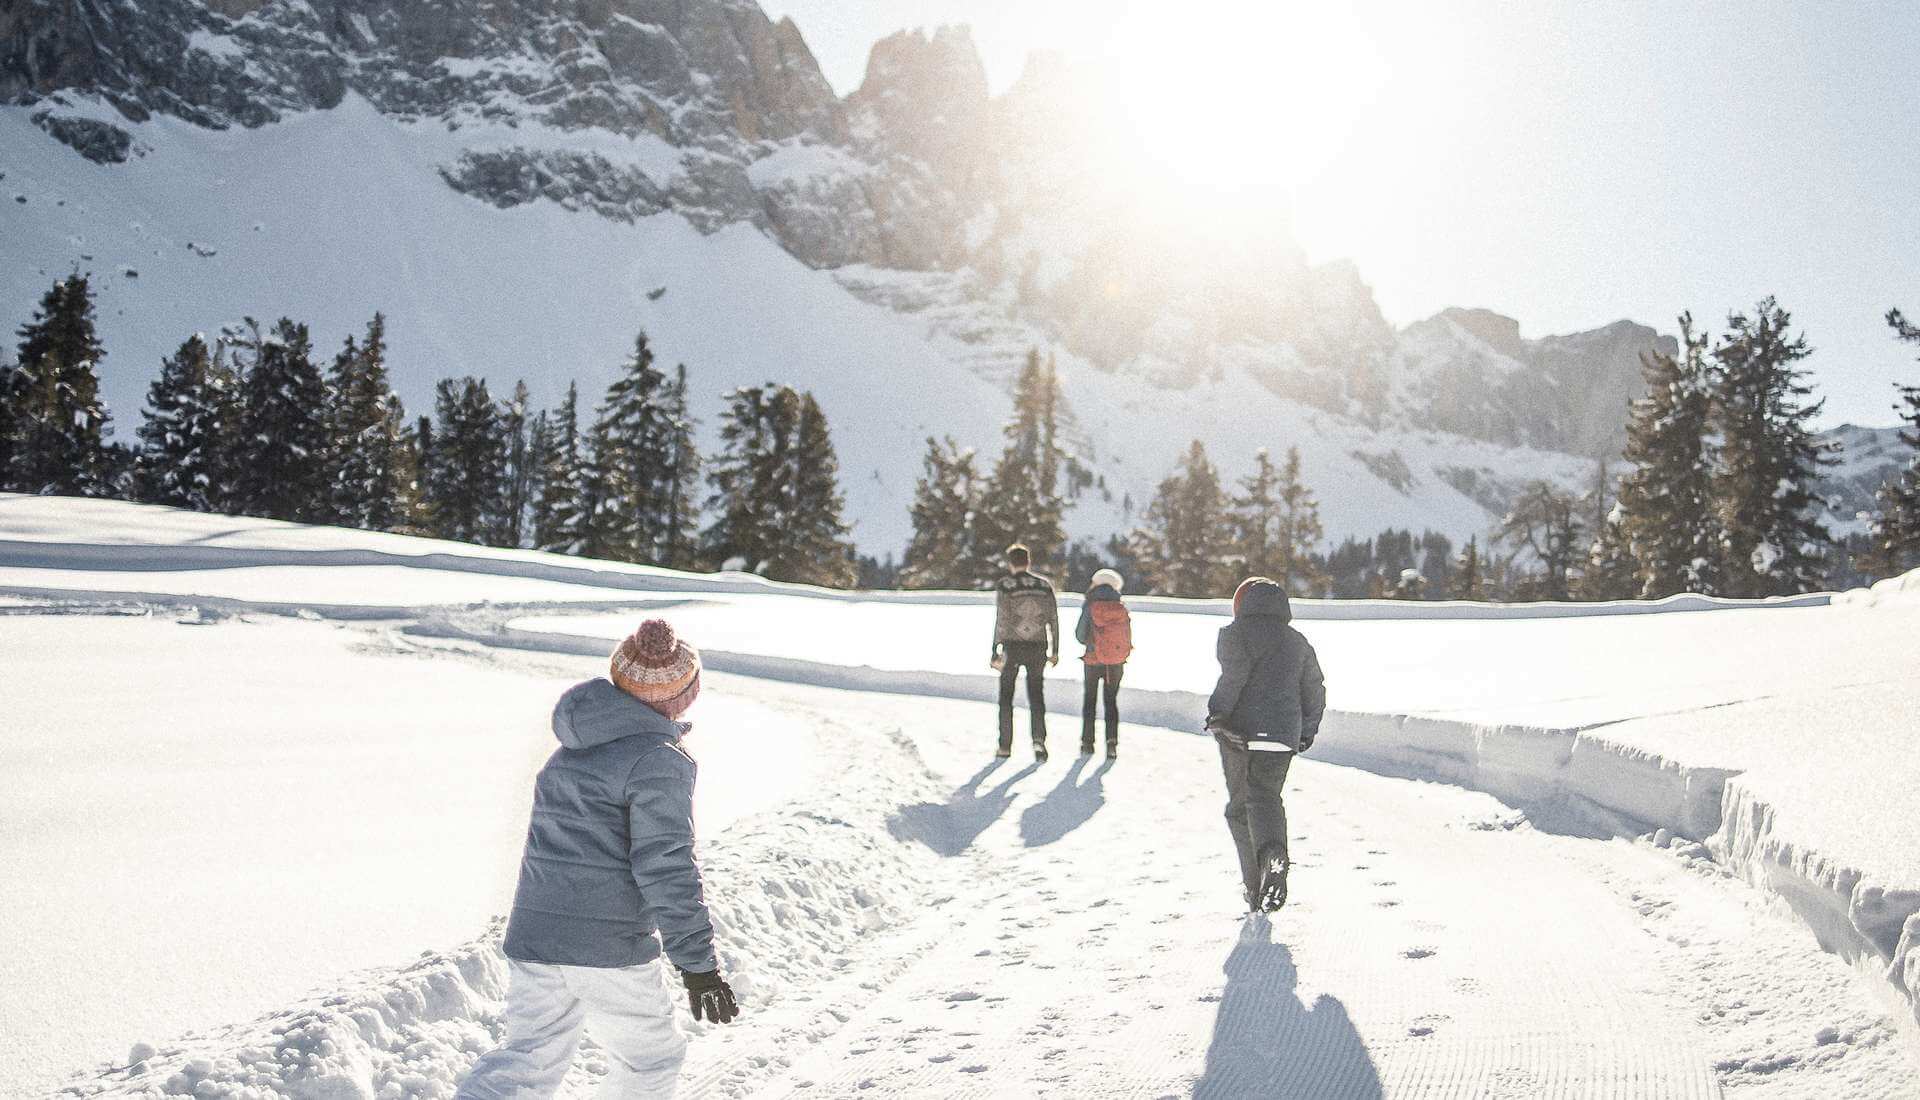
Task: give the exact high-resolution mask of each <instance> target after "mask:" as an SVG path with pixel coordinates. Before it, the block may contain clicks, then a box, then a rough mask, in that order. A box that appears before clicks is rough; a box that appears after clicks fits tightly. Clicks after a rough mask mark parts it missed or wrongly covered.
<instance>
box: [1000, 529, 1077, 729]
mask: <svg viewBox="0 0 1920 1100" xmlns="http://www.w3.org/2000/svg"><path fill="white" fill-rule="evenodd" d="M1032 566H1033V555H1032V553H1031V552H1029V551H1028V550H1027V548H1026V547H1024V546H1021V545H1020V544H1018V543H1015V544H1014V545H1012V546H1009V547H1007V575H1006V576H1004V577H1001V578H1000V580H999V581H998V582H997V583H995V584H994V586H993V660H992V662H991V663H992V666H993V668H994V669H995V670H996V671H998V672H999V673H1000V745H999V748H997V749H996V750H995V751H994V754H993V755H994V757H995V758H996V759H1005V758H1006V757H1009V756H1012V755H1013V689H1014V682H1015V680H1016V679H1018V677H1019V675H1020V672H1021V670H1022V669H1025V670H1026V673H1027V713H1028V714H1029V716H1030V721H1031V722H1032V723H1033V758H1034V759H1035V760H1037V761H1040V762H1042V763H1044V762H1045V761H1046V759H1047V683H1046V673H1047V668H1048V667H1051V666H1053V665H1057V664H1059V663H1060V605H1059V600H1058V598H1057V597H1056V596H1055V595H1054V592H1053V582H1051V581H1049V580H1047V579H1046V578H1045V577H1039V576H1035V575H1034V574H1033V573H1032V572H1031V571H1030V570H1031V568H1032Z"/></svg>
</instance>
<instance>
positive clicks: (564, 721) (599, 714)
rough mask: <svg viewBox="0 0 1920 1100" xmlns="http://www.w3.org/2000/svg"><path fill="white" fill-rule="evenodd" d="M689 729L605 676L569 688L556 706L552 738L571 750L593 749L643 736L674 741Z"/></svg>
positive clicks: (554, 708)
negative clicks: (647, 735) (654, 735)
mask: <svg viewBox="0 0 1920 1100" xmlns="http://www.w3.org/2000/svg"><path fill="white" fill-rule="evenodd" d="M687 728H688V727H687V725H686V724H685V723H683V722H676V721H674V720H673V719H671V718H668V717H666V716H665V715H663V714H661V713H660V712H659V711H657V710H654V709H653V708H652V707H650V706H648V705H646V704H645V703H642V702H641V701H640V700H638V699H635V698H634V697H633V696H631V695H628V694H627V693H626V692H624V691H621V690H620V689H619V688H617V687H615V686H613V681H611V680H608V679H605V678H604V677H603V678H599V679H593V680H588V681H586V682H584V683H579V684H575V685H574V686H572V687H570V688H568V689H567V691H566V694H564V695H562V696H560V701H559V702H558V703H556V704H554V707H553V735H554V736H555V737H557V738H559V739H560V743H561V744H562V745H565V746H566V747H567V748H570V749H591V748H594V747H596V746H599V745H604V744H606V743H607V742H609V741H618V740H620V739H621V738H622V737H632V736H634V735H635V734H641V733H651V734H656V735H658V736H660V737H665V738H667V739H668V740H674V739H677V738H678V737H679V736H680V735H681V734H683V733H685V732H686V731H687Z"/></svg>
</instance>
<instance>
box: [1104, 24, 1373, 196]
mask: <svg viewBox="0 0 1920 1100" xmlns="http://www.w3.org/2000/svg"><path fill="white" fill-rule="evenodd" d="M1111 26H1112V33H1111V36H1110V37H1109V38H1108V40H1107V41H1106V43H1105V47H1104V49H1103V50H1102V54H1103V59H1104V61H1105V63H1106V64H1105V69H1106V72H1105V79H1104V81H1103V83H1104V84H1105V85H1106V87H1107V89H1108V90H1107V93H1106V94H1107V95H1108V97H1109V102H1110V103H1111V105H1112V106H1113V107H1114V108H1116V110H1115V111H1114V117H1115V118H1116V121H1117V123H1118V125H1119V130H1120V133H1119V134H1118V135H1117V136H1118V137H1120V139H1121V140H1127V141H1131V142H1133V143H1134V145H1135V148H1134V151H1133V157H1132V158H1131V159H1133V160H1134V161H1135V162H1136V163H1139V162H1140V161H1142V160H1144V161H1146V162H1148V164H1149V165H1151V169H1150V170H1149V174H1151V175H1153V176H1154V177H1155V178H1153V179H1149V180H1141V181H1139V182H1140V183H1143V184H1154V185H1158V186H1163V187H1169V188H1171V189H1173V190H1176V191H1177V192H1178V193H1179V195H1180V196H1181V197H1182V198H1183V199H1185V200H1187V201H1189V202H1197V203H1200V204H1203V205H1209V206H1215V207H1217V206H1220V205H1226V206H1231V207H1236V208H1240V209H1241V210H1244V208H1245V207H1246V206H1248V205H1257V206H1264V207H1268V208H1270V209H1272V210H1273V211H1274V212H1275V213H1276V214H1282V215H1284V213H1285V211H1286V210H1287V208H1288V206H1289V204H1290V201H1291V197H1292V195H1293V193H1294V192H1295V191H1296V190H1297V189H1298V188H1300V187H1301V186H1302V185H1304V184H1307V183H1309V182H1311V181H1312V180H1314V179H1315V178H1317V177H1318V176H1319V174H1320V173H1321V172H1323V171H1324V170H1325V169H1326V168H1327V167H1328V165H1329V163H1330V162H1331V161H1332V160H1333V159H1334V158H1335V157H1336V156H1337V155H1338V154H1339V152H1340V150H1341V148H1342V147H1343V146H1344V145H1345V144H1346V143H1347V142H1348V141H1349V140H1351V139H1352V138H1353V137H1354V136H1355V127H1356V124H1357V123H1358V122H1360V121H1361V117H1362V115H1363V114H1364V113H1365V111H1366V110H1367V109H1368V107H1369V106H1370V105H1371V104H1372V103H1373V101H1374V100H1375V99H1376V98H1377V97H1378V96H1379V95H1380V93H1381V90H1382V88H1383V87H1384V86H1385V85H1386V82H1387V69H1386V63H1385V62H1384V60H1383V59H1382V57H1381V55H1380V52H1379V51H1378V49H1376V47H1375V45H1374V43H1373V41H1372V40H1371V39H1370V38H1369V36H1368V35H1367V33H1366V32H1365V29H1364V28H1363V27H1362V26H1361V25H1360V24H1359V23H1358V22H1357V21H1356V20H1355V19H1354V18H1353V17H1352V16H1351V15H1350V14H1349V13H1347V12H1346V11H1344V10H1342V9H1340V8H1339V7H1337V6H1336V5H1330V4H1317V3H1299V2H1297V0H1284V2H1266V3H1262V2H1257V0H1193V2H1191V3H1187V4H1182V5H1179V10H1178V12H1177V13H1170V12H1169V11H1168V5H1165V4H1147V3H1141V2H1137V0H1136V2H1129V3H1126V4H1124V5H1123V6H1122V7H1121V11H1120V13H1119V14H1118V15H1117V16H1116V17H1115V19H1114V21H1113V23H1112V24H1111ZM1142 153H1145V154H1146V156H1144V157H1143V156H1141V154H1142Z"/></svg>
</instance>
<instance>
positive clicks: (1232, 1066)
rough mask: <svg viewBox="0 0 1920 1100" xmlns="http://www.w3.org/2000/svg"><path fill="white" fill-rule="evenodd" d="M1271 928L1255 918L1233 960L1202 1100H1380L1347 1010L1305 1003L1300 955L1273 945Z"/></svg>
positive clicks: (1201, 1083) (1326, 1002) (1197, 1093)
mask: <svg viewBox="0 0 1920 1100" xmlns="http://www.w3.org/2000/svg"><path fill="white" fill-rule="evenodd" d="M1271 937H1272V925H1271V924H1270V923H1269V922H1268V921H1267V920H1266V919H1265V918H1263V917H1251V918H1249V919H1248V920H1247V924H1246V926H1245V928H1243V929H1242V930H1241V933H1240V940H1239V942H1238V943H1237V944H1235V945H1234V948H1233V952H1232V953H1231V954H1229V955H1228V956H1227V964H1226V967H1225V970H1226V974H1227V987H1226V989H1225V990H1224V991H1223V992H1222V994H1221V996H1220V1009H1219V1012H1218V1013H1217V1014H1216V1015H1215V1017H1214V1021H1213V1041H1212V1042H1211V1043H1210V1044H1209V1045H1208V1047H1207V1068H1206V1072H1205V1073H1204V1074H1203V1075H1202V1076H1201V1078H1200V1080H1198V1081H1196V1082H1195V1083H1194V1086H1193V1095H1194V1097H1195V1098H1196V1100H1225V1098H1228V1097H1246V1096H1260V1097H1273V1098H1275V1100H1292V1098H1299V1100H1322V1098H1329V1100H1331V1098H1341V1100H1379V1097H1380V1096H1381V1095H1382V1093H1381V1087H1380V1073H1379V1071H1378V1070H1377V1069H1376V1068H1375V1067H1374V1064H1373V1059H1372V1057H1371V1056H1370V1055H1368V1054H1367V1048H1366V1044H1365V1043H1363V1042H1362V1041H1361V1039H1360V1033H1359V1032H1358V1031H1357V1030H1355V1029H1354V1026H1353V1021H1352V1020H1351V1019H1350V1018H1349V1017H1348V1016H1347V1008H1346V1006H1345V1005H1343V1004H1341V1003H1340V1002H1339V1001H1338V1000H1336V999H1335V998H1333V997H1329V996H1327V995H1325V994H1321V995H1320V996H1319V997H1318V998H1316V999H1315V1000H1314V1002H1313V1006H1312V1007H1311V1008H1309V1007H1307V1006H1306V1005H1303V1004H1301V1003H1300V998H1299V995H1298V993H1297V991H1296V986H1298V984H1299V971H1298V970H1296V969H1295V968H1294V965H1293V953H1292V952H1291V951H1289V950H1288V949H1287V945H1286V944H1283V943H1274V942H1272V938H1271Z"/></svg>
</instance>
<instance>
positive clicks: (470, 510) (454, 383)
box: [426, 377, 507, 546]
mask: <svg viewBox="0 0 1920 1100" xmlns="http://www.w3.org/2000/svg"><path fill="white" fill-rule="evenodd" d="M433 392H434V401H433V409H434V425H433V447H432V450H431V451H429V452H428V454H427V463H426V496H427V500H428V502H429V505H430V509H431V512H432V515H433V530H434V533H435V534H436V535H438V536H439V537H441V538H444V539H454V540H456V541H459V542H475V543H481V544H483V545H487V546H499V545H503V544H504V543H505V531H506V522H505V516H506V497H507V486H506V481H507V440H506V436H505V434H504V433H503V432H502V431H501V427H500V407H499V406H498V405H496V404H495V403H494V400H493V395H492V394H491V393H489V392H487V384H486V382H484V381H482V380H481V379H478V378H472V377H468V378H460V379H452V378H446V379H442V380H441V381H440V382H439V383H438V384H437V385H436V386H435V387H434V391H433Z"/></svg>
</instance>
